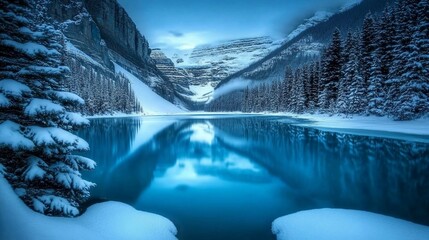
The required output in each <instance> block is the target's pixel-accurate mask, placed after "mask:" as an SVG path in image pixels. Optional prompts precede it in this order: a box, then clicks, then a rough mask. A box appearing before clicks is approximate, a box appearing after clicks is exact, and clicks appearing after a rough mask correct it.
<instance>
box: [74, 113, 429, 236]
mask: <svg viewBox="0 0 429 240" xmlns="http://www.w3.org/2000/svg"><path fill="white" fill-rule="evenodd" d="M291 123H297V120H292V119H287V118H280V117H255V116H253V117H252V116H237V117H214V116H199V117H197V118H192V117H145V118H118V119H94V120H92V121H91V127H90V128H87V129H84V130H82V131H81V132H80V133H79V134H80V135H81V136H82V137H84V138H85V139H88V140H89V143H90V146H91V147H92V149H91V151H90V152H88V153H87V156H89V157H91V158H93V159H95V160H96V161H97V163H98V167H97V169H96V170H95V171H93V172H90V173H86V176H85V177H86V178H87V179H89V180H91V181H93V182H95V183H97V187H96V188H94V189H93V190H92V198H94V199H102V200H116V201H123V202H126V203H128V204H131V205H133V206H134V207H136V208H137V209H140V210H145V211H150V212H154V213H158V214H161V215H164V216H166V217H167V218H169V219H171V220H172V221H173V222H174V223H175V225H176V226H177V227H178V230H179V235H178V237H179V238H180V239H184V240H188V239H189V240H192V239H199V240H200V239H225V240H226V239H274V236H273V235H272V234H271V231H270V227H271V222H272V221H273V220H274V219H275V218H277V217H279V216H282V215H285V214H289V213H293V212H296V211H300V210H304V209H312V208H324V207H336V208H352V209H361V210H366V211H372V212H377V213H382V214H387V215H391V216H395V217H399V218H403V219H407V220H411V221H414V222H418V223H422V224H426V225H429V174H428V173H429V144H428V143H424V142H412V141H405V140H400V139H391V138H382V137H374V136H372V137H365V136H356V135H350V134H343V133H333V132H327V131H321V130H317V129H313V128H304V127H298V126H295V125H293V124H291ZM371 135H376V134H375V133H371ZM396 137H397V138H402V136H396ZM404 137H407V136H404Z"/></svg>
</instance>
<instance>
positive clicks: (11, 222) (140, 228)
mask: <svg viewBox="0 0 429 240" xmlns="http://www.w3.org/2000/svg"><path fill="white" fill-rule="evenodd" d="M0 196H1V198H0V239H15V240H21V239H22V240H25V239H34V240H45V239H62V240H75V239H80V240H86V239H88V240H90V239H92V240H97V239H100V240H101V239H103V240H104V239H106V240H110V239H111V240H114V239H115V240H117V239H123V240H127V239H139V240H145V239H147V240H158V239H159V240H170V239H176V237H175V234H176V233H177V230H176V228H175V226H174V225H173V223H172V222H171V221H169V220H168V219H166V218H164V217H162V216H159V215H155V214H151V213H146V212H141V211H137V210H135V209H134V208H132V207H130V206H128V205H126V204H123V203H118V202H105V203H100V204H95V205H93V206H91V207H90V208H88V210H87V211H86V212H85V213H84V214H83V215H82V216H80V217H76V218H63V217H48V216H44V215H42V214H39V213H36V212H34V211H32V210H31V209H29V208H28V207H27V206H25V204H24V203H23V202H22V201H21V200H20V199H19V198H18V196H17V195H16V194H15V193H14V191H13V190H12V188H11V187H10V185H9V184H8V183H7V181H6V180H5V179H4V178H3V177H2V176H0Z"/></svg>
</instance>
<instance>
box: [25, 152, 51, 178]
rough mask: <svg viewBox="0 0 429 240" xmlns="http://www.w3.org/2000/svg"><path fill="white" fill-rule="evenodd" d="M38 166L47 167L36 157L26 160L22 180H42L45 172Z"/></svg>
mask: <svg viewBox="0 0 429 240" xmlns="http://www.w3.org/2000/svg"><path fill="white" fill-rule="evenodd" d="M40 166H42V167H47V166H48V165H47V164H46V163H45V162H44V161H43V160H42V159H40V158H38V157H36V156H30V157H29V158H27V168H26V169H25V171H24V173H23V174H22V175H23V176H24V179H25V180H26V181H32V180H34V179H36V178H40V179H41V178H43V177H44V176H45V174H46V171H45V170H43V169H42V168H40Z"/></svg>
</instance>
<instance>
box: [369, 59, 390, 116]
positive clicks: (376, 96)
mask: <svg viewBox="0 0 429 240" xmlns="http://www.w3.org/2000/svg"><path fill="white" fill-rule="evenodd" d="M381 69H382V64H381V61H380V59H379V56H378V55H375V56H374V57H373V63H372V66H371V69H370V78H369V87H368V99H369V101H368V113H369V114H371V115H375V116H383V115H384V102H385V99H386V96H385V89H384V79H383V74H382V71H381Z"/></svg>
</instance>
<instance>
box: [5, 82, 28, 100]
mask: <svg viewBox="0 0 429 240" xmlns="http://www.w3.org/2000/svg"><path fill="white" fill-rule="evenodd" d="M0 91H1V92H3V93H4V94H5V95H12V96H14V97H21V96H22V94H23V93H29V92H31V89H30V88H29V87H28V86H27V85H25V84H22V83H20V82H18V81H15V80H13V79H3V80H1V81H0Z"/></svg>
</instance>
